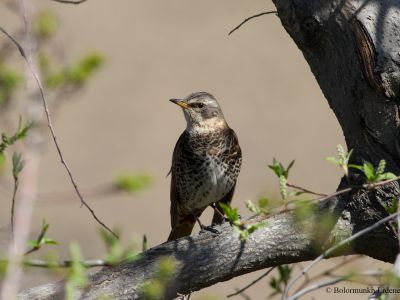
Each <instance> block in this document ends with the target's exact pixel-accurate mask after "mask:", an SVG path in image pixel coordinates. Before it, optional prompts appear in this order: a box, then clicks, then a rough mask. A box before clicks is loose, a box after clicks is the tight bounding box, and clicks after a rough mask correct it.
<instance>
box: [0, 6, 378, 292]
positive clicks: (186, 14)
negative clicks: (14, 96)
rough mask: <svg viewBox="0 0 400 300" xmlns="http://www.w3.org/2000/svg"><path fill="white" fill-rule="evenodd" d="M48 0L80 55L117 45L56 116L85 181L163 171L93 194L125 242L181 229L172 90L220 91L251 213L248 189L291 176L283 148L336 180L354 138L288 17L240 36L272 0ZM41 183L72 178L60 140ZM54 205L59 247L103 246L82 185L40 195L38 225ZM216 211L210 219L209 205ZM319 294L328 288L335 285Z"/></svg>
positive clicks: (319, 183) (299, 164)
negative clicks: (128, 188) (173, 188)
mask: <svg viewBox="0 0 400 300" xmlns="http://www.w3.org/2000/svg"><path fill="white" fill-rule="evenodd" d="M41 4H42V5H44V6H45V7H46V8H48V9H52V10H54V11H56V12H57V14H58V15H59V16H60V20H61V23H62V29H61V31H60V34H59V37H58V39H59V42H60V43H62V45H63V46H64V47H65V50H64V51H65V55H66V57H68V58H70V59H71V60H72V59H73V58H76V57H78V56H80V55H82V54H84V53H86V52H87V51H88V50H96V51H99V52H101V53H103V54H104V55H105V56H106V64H105V67H104V68H103V69H102V71H101V72H99V73H98V74H97V75H96V76H95V78H94V79H93V81H92V82H91V83H90V84H89V85H88V86H87V88H85V89H84V91H83V92H81V93H79V95H77V96H76V97H74V99H72V100H71V101H69V102H68V103H67V104H65V105H64V106H63V108H62V109H61V110H60V111H59V112H58V114H57V116H56V120H55V129H56V131H57V134H58V137H59V142H60V144H61V146H62V149H63V151H64V153H65V157H66V159H67V160H68V162H69V164H70V167H71V169H72V171H73V173H74V175H75V177H76V179H77V181H78V183H79V185H80V186H81V188H82V189H83V190H85V188H90V187H93V186H98V185H101V184H102V183H105V182H109V181H110V180H111V179H112V178H114V176H115V175H116V174H119V173H120V172H121V171H124V170H125V171H130V170H132V171H146V172H148V173H150V174H151V175H152V176H153V177H154V184H153V187H152V188H150V189H149V190H147V191H144V192H141V193H139V194H137V195H134V196H132V195H118V196H111V197H102V198H89V199H88V201H89V203H90V205H91V206H92V207H93V208H94V209H95V211H96V213H97V214H98V216H99V217H100V218H101V219H102V220H103V221H104V222H105V223H107V224H108V225H110V226H113V227H118V228H120V229H121V230H122V232H123V240H124V242H125V243H127V242H128V241H129V240H130V239H131V238H132V237H136V238H138V237H139V238H140V237H141V236H142V235H143V234H144V233H146V234H147V236H148V239H149V245H150V246H154V245H157V244H159V243H161V242H163V241H165V239H166V237H167V235H168V233H169V178H166V177H165V176H166V174H167V172H168V170H169V167H170V162H171V155H172V150H173V147H174V145H175V142H176V140H177V138H178V136H179V135H180V133H181V132H182V130H183V129H184V126H185V123H184V118H183V114H182V113H181V111H180V110H179V109H177V107H176V106H174V105H172V104H171V103H170V102H169V101H168V99H169V98H172V97H183V96H186V95H187V94H189V93H191V92H194V91H208V92H210V93H212V94H214V96H215V97H216V98H217V99H218V100H219V102H220V104H221V105H222V107H223V110H224V114H225V116H226V118H227V120H228V122H229V124H230V126H231V127H232V128H234V129H235V131H236V132H237V134H238V137H239V140H240V143H241V147H242V150H243V168H242V172H241V174H240V177H239V182H238V185H237V190H236V194H235V197H234V201H233V205H234V206H238V207H239V208H240V211H241V212H242V214H243V215H246V214H248V212H247V210H246V208H245V207H244V201H245V200H246V199H253V200H257V198H258V197H260V196H265V195H267V196H276V195H278V182H277V180H276V178H275V177H274V176H273V175H272V173H271V172H270V171H269V170H268V168H267V165H268V164H270V163H271V162H272V158H273V157H276V158H278V159H280V160H282V161H283V162H285V164H287V163H288V162H289V161H290V160H291V159H294V158H295V159H296V164H295V166H294V168H293V171H292V174H291V176H292V177H291V179H292V181H293V182H294V183H296V184H298V185H301V186H304V187H308V188H310V189H314V190H316V191H319V192H324V193H329V192H332V191H334V190H335V188H336V185H337V183H338V180H339V178H340V172H339V170H338V169H337V168H336V167H335V166H333V165H330V164H329V163H328V162H326V161H325V159H324V158H325V157H326V156H328V155H333V154H335V147H336V145H337V144H338V143H342V144H343V143H344V142H343V136H342V132H341V129H340V127H339V125H338V122H337V121H336V119H335V118H334V115H333V113H332V111H331V110H330V108H329V107H328V104H327V102H326V100H325V99H324V97H323V95H322V93H321V91H320V89H319V87H318V86H317V84H316V81H315V79H314V77H313V75H312V74H311V72H310V69H309V67H308V65H307V64H306V62H305V60H304V59H303V57H302V55H301V53H300V51H299V50H298V49H297V47H296V46H295V45H294V43H293V42H292V40H291V39H290V37H289V36H288V34H287V33H286V32H285V31H284V30H283V28H282V26H281V24H280V21H279V19H278V18H277V17H276V16H274V15H268V16H263V17H261V18H258V19H255V20H252V21H251V22H249V23H248V24H247V25H245V26H244V27H243V28H241V29H240V30H239V31H237V32H236V33H234V34H233V35H232V36H228V35H227V33H228V32H229V30H231V29H232V28H233V27H234V26H236V25H237V24H238V23H240V22H241V21H242V20H243V19H244V18H245V17H248V16H250V15H253V14H256V13H259V12H263V11H266V10H270V9H273V6H272V4H271V3H270V2H267V3H266V2H265V1H262V0H253V1H240V0H220V1H215V0H201V1H199V0H185V1H183V0H168V1H165V0H152V1H150V0H147V1H133V0H119V1H106V0H92V1H90V0H89V1H87V2H86V3H84V4H82V5H79V6H71V5H70V6H68V5H61V4H58V3H52V2H51V1H48V2H44V1H41ZM39 190H40V192H41V193H46V192H52V191H68V190H71V185H70V184H69V181H68V179H67V177H66V173H65V171H64V169H63V167H62V166H61V164H60V162H59V159H58V157H57V155H56V152H55V149H54V146H53V144H51V143H49V145H48V149H47V151H46V153H45V154H44V157H43V160H42V165H41V172H40V188H39ZM10 193H11V191H10ZM9 196H10V195H9V194H3V195H2V196H1V199H0V201H1V207H4V208H5V209H2V211H1V212H0V218H1V219H0V220H1V223H2V224H3V225H4V224H7V220H8V218H9V212H8V207H9V199H10V198H9ZM39 201H40V199H39ZM43 218H45V219H46V220H47V221H48V222H50V224H51V229H50V232H49V235H50V236H51V237H54V238H55V239H57V240H58V241H59V242H60V243H61V245H60V246H57V247H56V249H57V250H58V251H60V252H61V253H63V255H64V256H65V257H67V245H68V244H69V243H70V242H72V241H76V242H78V243H79V244H80V245H81V247H82V251H83V253H84V255H85V257H87V258H96V257H99V256H101V254H102V253H103V251H104V249H103V247H102V244H101V241H100V239H99V236H98V234H97V232H96V228H97V224H96V223H95V222H94V221H93V220H92V218H91V217H90V215H89V213H88V211H87V210H85V209H84V208H80V207H79V201H78V199H77V198H74V197H72V198H71V199H64V200H60V199H54V200H52V201H50V203H49V201H47V202H45V203H44V202H41V203H39V204H38V206H37V208H36V211H35V223H34V225H33V227H32V230H33V235H34V233H35V232H37V231H38V230H39V229H40V224H41V220H42V219H43ZM204 218H205V219H207V218H208V219H209V218H210V212H207V214H206V216H205V217H204ZM196 230H197V229H196ZM368 262H369V264H370V262H371V260H368ZM369 266H370V265H369ZM369 266H368V267H369ZM321 268H322V267H321ZM317 269H318V268H317ZM39 273H40V274H41V272H39ZM36 274H38V271H35V272H33V271H29V272H28V271H27V276H26V278H25V280H24V286H32V285H34V284H37V283H39V282H44V281H46V280H49V278H48V277H47V278H46V277H38V276H33V275H36ZM259 274H260V272H258V273H254V274H250V275H246V276H242V277H240V278H236V279H234V280H231V281H229V282H225V283H221V284H218V285H216V286H213V287H210V288H208V289H205V290H204V291H202V292H199V293H195V294H194V297H193V298H194V299H200V297H201V295H203V296H204V295H209V296H210V297H211V296H213V297H214V296H215V297H217V299H224V298H225V295H226V294H228V293H230V292H232V291H234V288H235V287H242V286H244V285H245V284H247V283H249V282H250V281H251V280H253V279H254V278H256V277H257V276H258V275H259ZM51 279H52V280H54V277H53V278H51ZM268 280H269V279H264V280H263V281H262V282H260V283H258V284H257V285H256V286H254V287H253V288H252V289H251V290H249V291H248V292H247V294H248V295H250V296H252V297H253V299H265V298H266V296H267V295H268V294H269V293H270V291H269V288H268V284H267V282H268ZM340 286H346V287H349V286H350V285H349V284H342V285H340ZM320 295H322V296H324V297H327V295H326V293H325V292H321V294H320ZM347 296H348V297H349V298H351V299H365V297H366V296H365V295H358V296H357V295H347ZM337 297H343V295H338V296H337ZM337 297H334V298H337ZM308 298H309V297H308ZM212 299H214V298H212Z"/></svg>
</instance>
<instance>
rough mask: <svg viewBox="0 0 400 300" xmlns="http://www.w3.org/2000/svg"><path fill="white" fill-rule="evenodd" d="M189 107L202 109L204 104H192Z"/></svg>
mask: <svg viewBox="0 0 400 300" xmlns="http://www.w3.org/2000/svg"><path fill="white" fill-rule="evenodd" d="M190 106H191V107H193V108H202V107H204V103H201V102H198V103H193V104H192V105H190Z"/></svg>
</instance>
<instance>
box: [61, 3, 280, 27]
mask: <svg viewBox="0 0 400 300" xmlns="http://www.w3.org/2000/svg"><path fill="white" fill-rule="evenodd" d="M55 1H57V0H55ZM277 13H278V12H277V11H275V10H272V11H265V12H262V13H259V14H257V15H254V16H251V17H248V18H246V19H244V21H243V22H242V23H240V24H239V25H238V26H236V27H235V28H233V29H232V30H231V31H229V33H228V35H231V34H232V33H234V32H235V31H236V30H238V29H239V28H240V27H242V26H243V25H244V24H246V23H247V22H248V21H250V20H251V19H254V18H258V17H261V16H263V15H269V14H277Z"/></svg>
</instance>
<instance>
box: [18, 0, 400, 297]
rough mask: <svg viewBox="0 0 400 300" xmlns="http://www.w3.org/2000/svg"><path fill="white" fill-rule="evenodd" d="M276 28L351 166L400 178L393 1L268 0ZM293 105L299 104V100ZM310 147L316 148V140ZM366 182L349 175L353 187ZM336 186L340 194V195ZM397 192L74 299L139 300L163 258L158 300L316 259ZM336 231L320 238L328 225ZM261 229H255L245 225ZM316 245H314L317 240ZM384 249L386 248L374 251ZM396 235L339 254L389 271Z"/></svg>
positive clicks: (215, 245)
mask: <svg viewBox="0 0 400 300" xmlns="http://www.w3.org/2000/svg"><path fill="white" fill-rule="evenodd" d="M274 3H275V5H276V7H277V10H278V15H279V17H280V19H281V21H282V24H283V26H284V27H285V29H286V30H287V32H288V33H289V35H290V36H291V37H292V38H293V40H294V41H295V43H296V44H297V45H298V47H299V49H300V50H301V51H302V52H303V54H304V57H305V59H306V60H307V62H308V64H309V65H310V67H311V70H312V72H313V73H314V75H315V77H316V79H317V81H318V83H319V85H320V87H321V89H322V91H323V92H324V94H325V97H326V98H327V100H328V102H329V105H330V107H331V108H332V110H333V111H334V113H335V115H336V117H337V119H338V120H339V122H340V124H341V127H342V129H343V133H344V136H345V138H346V143H347V146H348V148H349V149H354V152H353V156H352V163H356V164H362V162H363V161H370V162H372V163H374V164H375V165H377V163H378V162H379V160H381V159H384V160H385V161H386V162H387V170H388V171H391V172H393V173H395V174H400V156H399V149H400V144H399V123H400V119H399V101H400V32H399V31H400V29H399V24H400V4H399V1H398V0H381V1H378V0H374V1H369V0H364V1H361V0H360V1H358V0H274ZM299 101H300V99H299ZM316 144H318V141H316ZM363 180H364V179H363V178H362V176H361V175H360V174H358V173H352V174H351V175H350V181H351V184H359V183H361V182H362V181H363ZM348 185H349V183H348V182H347V180H345V179H343V180H342V182H341V184H340V188H344V187H346V186H348ZM398 196H399V185H398V184H397V183H392V184H389V185H386V186H384V187H382V188H379V189H377V190H370V191H366V190H356V191H354V192H351V193H348V194H345V195H342V196H340V197H338V198H333V199H329V200H327V201H325V202H324V203H321V204H320V205H319V209H318V210H317V212H316V213H315V215H314V216H313V217H310V218H308V219H307V220H305V221H302V222H301V223H298V222H295V221H294V219H293V215H292V214H291V213H285V214H281V215H278V216H275V217H273V218H271V219H268V220H266V222H267V225H266V226H265V227H263V228H261V229H259V230H257V231H256V232H254V233H253V234H252V235H251V236H250V238H249V239H248V240H247V241H246V242H240V240H239V238H238V235H237V234H236V233H235V231H234V230H233V229H232V228H231V227H230V225H228V224H224V225H223V226H222V227H221V228H220V231H221V234H219V235H217V236H212V235H210V234H207V233H206V234H201V235H197V236H192V237H188V238H184V239H180V240H178V241H173V242H170V243H166V244H162V245H160V246H157V247H155V248H153V249H150V250H148V251H146V252H144V253H143V254H142V256H141V258H140V259H139V260H137V261H135V262H133V263H125V264H121V265H119V266H116V267H113V268H104V269H103V270H101V271H99V272H97V273H95V274H93V275H92V276H91V284H90V286H89V287H88V288H87V289H85V290H80V291H79V295H78V296H79V297H80V298H82V299H96V297H98V296H100V295H109V296H112V297H114V298H116V299H140V298H141V294H140V292H141V285H142V284H143V283H144V282H146V280H150V279H151V278H152V276H153V275H154V269H155V267H156V266H157V262H158V260H159V259H160V258H161V257H164V256H169V257H173V258H174V259H176V261H177V263H178V268H177V270H176V275H175V276H174V277H173V278H172V279H171V281H170V283H169V287H168V289H167V290H168V294H167V295H166V299H170V298H173V297H174V296H175V295H176V294H177V293H182V294H185V293H188V292H190V291H196V290H199V289H201V288H204V287H207V286H210V285H212V284H215V283H217V282H220V281H225V280H229V279H230V278H232V277H235V276H238V275H241V274H244V273H248V272H252V271H255V270H259V269H261V268H266V267H269V266H275V265H280V264H287V263H294V262H299V261H305V260H310V259H313V258H315V257H316V256H317V255H318V253H320V252H321V249H326V247H329V246H330V245H332V243H334V242H337V241H340V240H343V239H344V238H347V237H349V236H351V235H352V234H354V233H355V232H357V231H359V230H361V229H363V228H365V227H367V226H369V225H371V224H373V223H375V222H376V221H377V220H379V219H381V218H383V217H384V216H387V212H386V210H385V209H384V208H383V205H388V204H390V203H391V202H392V199H393V197H396V198H398ZM327 213H328V214H329V215H330V216H334V219H335V222H333V224H334V225H332V227H331V228H329V230H326V229H325V231H324V232H321V230H320V227H321V226H320V224H321V222H322V221H323V219H324V218H325V217H326V216H327ZM253 221H260V220H253ZM321 237H322V239H321ZM382 245H385V246H384V247H382ZM398 250H399V249H398V241H397V237H396V233H395V232H393V231H392V229H391V228H390V227H389V226H381V227H380V228H378V229H377V230H374V231H372V232H370V233H369V234H366V235H364V236H363V237H361V238H359V239H357V240H355V241H354V242H353V243H352V245H351V247H349V248H347V249H346V250H344V251H345V252H342V253H336V254H335V255H339V254H346V253H360V254H365V255H369V256H371V257H373V258H376V259H379V260H382V261H387V262H393V261H394V259H395V257H396V255H397V253H398ZM62 294H63V284H62V283H57V284H50V285H45V286H42V287H37V288H33V289H30V290H27V291H25V292H23V293H21V294H20V297H21V299H58V298H60V297H62Z"/></svg>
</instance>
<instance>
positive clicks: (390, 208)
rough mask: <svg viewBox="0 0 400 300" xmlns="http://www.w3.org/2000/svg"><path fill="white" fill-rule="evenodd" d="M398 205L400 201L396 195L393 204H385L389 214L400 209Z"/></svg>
mask: <svg viewBox="0 0 400 300" xmlns="http://www.w3.org/2000/svg"><path fill="white" fill-rule="evenodd" d="M398 205H399V201H398V200H397V199H396V197H393V199H392V202H391V205H390V206H385V210H386V212H387V213H388V214H389V215H391V214H394V213H396V212H397V211H398Z"/></svg>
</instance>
